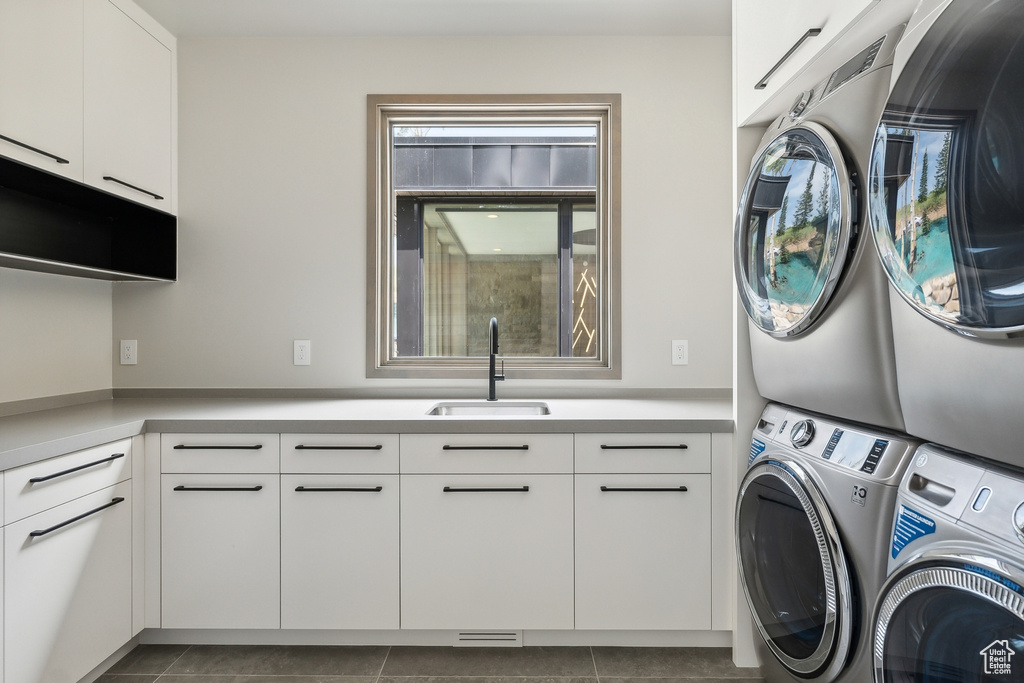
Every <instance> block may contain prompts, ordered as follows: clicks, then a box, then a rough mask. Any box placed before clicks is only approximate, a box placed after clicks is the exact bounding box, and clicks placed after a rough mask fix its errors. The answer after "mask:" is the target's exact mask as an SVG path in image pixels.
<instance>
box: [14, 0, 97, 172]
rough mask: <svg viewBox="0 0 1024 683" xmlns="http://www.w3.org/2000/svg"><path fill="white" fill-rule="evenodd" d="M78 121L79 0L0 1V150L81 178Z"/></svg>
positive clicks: (79, 71) (31, 162) (80, 118)
mask: <svg viewBox="0 0 1024 683" xmlns="http://www.w3.org/2000/svg"><path fill="white" fill-rule="evenodd" d="M82 120H83V116H82V0H32V1H31V2H26V1H25V0H0V136H3V137H4V138H9V139H0V154H2V155H4V156H6V157H10V158H12V159H16V160H18V161H23V162H25V163H29V164H32V165H34V166H38V167H40V168H43V169H45V170H47V171H49V172H51V173H57V174H60V175H63V176H66V177H68V178H72V179H74V180H81V179H82ZM19 143H20V144H19ZM63 162H66V163H63Z"/></svg>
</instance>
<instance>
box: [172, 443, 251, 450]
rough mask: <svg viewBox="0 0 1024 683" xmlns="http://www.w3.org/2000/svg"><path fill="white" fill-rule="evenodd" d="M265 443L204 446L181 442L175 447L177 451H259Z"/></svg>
mask: <svg viewBox="0 0 1024 683" xmlns="http://www.w3.org/2000/svg"><path fill="white" fill-rule="evenodd" d="M261 448H263V444H261V443H257V444H253V445H251V446H244V445H243V446H203V445H201V444H187V443H179V444H178V445H177V446H175V447H174V450H176V451H258V450H259V449H261Z"/></svg>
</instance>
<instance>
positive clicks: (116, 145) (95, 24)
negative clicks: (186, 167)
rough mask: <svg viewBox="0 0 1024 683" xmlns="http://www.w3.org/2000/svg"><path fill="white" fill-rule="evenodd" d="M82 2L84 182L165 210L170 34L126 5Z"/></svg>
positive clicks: (170, 90) (169, 144) (169, 160)
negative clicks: (83, 12) (83, 20)
mask: <svg viewBox="0 0 1024 683" xmlns="http://www.w3.org/2000/svg"><path fill="white" fill-rule="evenodd" d="M85 3H86V4H85V48H84V55H85V100H84V101H85V105H84V120H85V144H84V150H85V182H87V183H89V184H90V185H93V186H95V187H99V188H101V189H104V190H106V191H107V192H111V193H113V194H118V195H121V196H124V197H126V198H128V199H131V200H133V201H136V202H139V203H144V204H148V205H150V206H153V207H155V208H158V209H162V210H164V211H167V212H171V211H172V201H171V193H172V148H173V140H172V130H173V123H174V122H173V102H174V97H173V83H174V66H173V64H174V50H173V47H174V45H173V42H172V40H173V39H170V38H169V36H168V35H161V38H162V39H163V42H161V39H158V38H157V37H156V36H155V35H154V33H155V32H157V31H159V27H158V26H156V25H155V24H152V22H146V19H148V17H146V16H145V15H143V14H141V13H139V12H138V11H137V10H134V6H132V5H129V4H127V3H119V4H122V5H123V6H124V9H122V8H121V7H118V6H117V5H115V4H114V3H113V2H111V0H85ZM133 10H134V11H133ZM128 12H132V14H131V15H130V14H129V13H128ZM140 21H142V22H145V23H146V24H147V25H145V26H143V25H141V24H140V23H139V22H140ZM163 33H165V32H161V34H163Z"/></svg>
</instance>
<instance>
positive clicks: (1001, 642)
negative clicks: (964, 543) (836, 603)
mask: <svg viewBox="0 0 1024 683" xmlns="http://www.w3.org/2000/svg"><path fill="white" fill-rule="evenodd" d="M1022 582H1024V577H1021V576H1019V575H1016V576H1010V571H1008V568H1007V567H1006V565H1002V566H1000V564H999V563H995V562H985V561H979V559H978V558H977V557H974V556H962V557H948V558H946V559H942V560H934V559H933V560H928V561H922V562H917V563H914V565H912V566H911V565H908V568H906V569H905V570H904V571H902V572H899V573H897V574H895V575H894V576H893V577H892V578H890V580H889V581H888V582H887V583H886V587H885V588H884V589H883V591H882V594H881V596H880V597H879V603H878V618H877V619H876V624H875V634H874V660H875V664H874V665H875V681H877V682H878V683H884V682H890V683H895V682H897V681H899V682H902V681H916V682H918V683H947V682H948V681H957V682H958V683H972V682H974V681H978V682H981V681H1022V680H1024V589H1022V588H1021V585H1022Z"/></svg>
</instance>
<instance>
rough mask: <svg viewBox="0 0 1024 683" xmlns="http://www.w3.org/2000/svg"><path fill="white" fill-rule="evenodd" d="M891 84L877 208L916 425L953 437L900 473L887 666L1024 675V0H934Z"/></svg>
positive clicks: (896, 675)
mask: <svg viewBox="0 0 1024 683" xmlns="http://www.w3.org/2000/svg"><path fill="white" fill-rule="evenodd" d="M893 83H894V84H893V87H892V90H891V92H890V94H889V97H888V101H887V103H886V105H885V108H884V110H883V113H882V117H881V122H880V123H879V126H878V131H877V134H876V137H875V141H874V146H873V150H872V156H871V171H870V172H871V179H870V186H869V199H868V201H869V210H870V217H871V224H872V226H873V230H874V237H875V242H876V244H877V246H878V252H879V255H880V257H881V262H882V263H883V265H884V268H885V270H886V274H887V275H888V278H889V280H890V282H891V284H892V287H891V288H890V291H891V292H892V294H891V315H892V321H893V322H892V332H893V339H894V349H895V354H896V373H897V378H898V386H899V396H900V405H901V408H902V412H903V416H904V419H905V422H906V428H907V430H908V431H909V432H910V433H912V434H914V435H916V436H918V437H921V438H922V439H925V440H928V441H931V442H935V443H937V444H942V446H936V445H932V444H928V445H925V446H922V447H921V448H920V449H919V450H918V453H917V455H916V456H915V457H914V458H913V463H912V465H911V466H910V468H909V470H908V471H907V473H906V475H905V476H904V478H903V481H902V483H901V485H900V489H899V500H898V505H897V509H896V514H895V518H894V521H893V530H892V534H891V541H890V542H889V546H890V552H889V557H888V562H889V567H888V569H889V572H890V574H891V575H890V577H889V578H888V580H887V581H886V583H885V585H884V586H883V588H882V591H881V594H880V596H879V598H878V601H877V605H876V615H875V618H874V621H875V625H874V643H873V659H874V667H873V668H874V676H875V681H876V683H889V682H895V681H920V682H922V683H931V682H936V681H941V682H946V681H958V682H969V681H1024V448H1022V447H1021V444H1020V436H1019V432H1020V422H1021V417H1022V416H1024V3H1021V2H1019V0H985V1H984V2H980V1H978V0H922V2H921V4H920V6H919V8H918V10H917V11H916V12H915V15H914V17H913V18H912V19H911V22H910V24H909V25H908V27H907V31H906V33H905V35H904V37H903V39H902V40H901V42H900V44H899V46H898V47H897V50H896V55H895V68H894V81H893ZM950 449H956V451H952V450H950Z"/></svg>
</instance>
